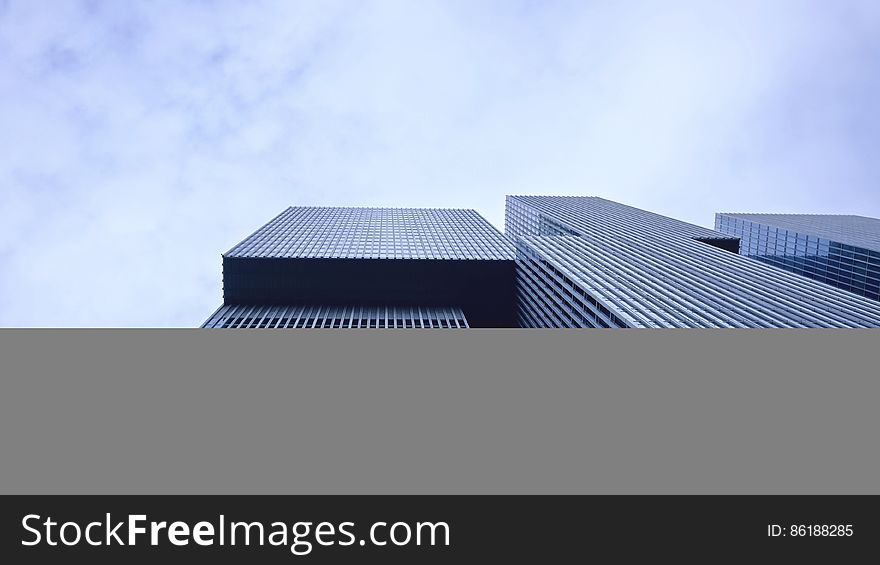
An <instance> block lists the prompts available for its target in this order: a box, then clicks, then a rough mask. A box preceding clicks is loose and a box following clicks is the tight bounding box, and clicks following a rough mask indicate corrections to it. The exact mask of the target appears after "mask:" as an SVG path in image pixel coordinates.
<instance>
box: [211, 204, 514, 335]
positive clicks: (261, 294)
mask: <svg viewBox="0 0 880 565" xmlns="http://www.w3.org/2000/svg"><path fill="white" fill-rule="evenodd" d="M513 271H514V260H513V245H512V243H511V242H510V241H509V240H508V239H506V238H505V237H504V236H503V235H502V234H501V233H500V232H499V231H498V230H497V229H495V228H494V227H493V226H492V225H491V224H489V222H487V221H486V220H485V219H483V217H482V216H480V215H479V214H477V213H476V212H474V211H473V210H457V209H443V210H441V209H390V208H327V207H291V208H288V209H287V210H285V211H284V212H282V213H281V214H279V215H278V216H277V217H276V218H274V219H273V220H271V221H270V222H269V223H267V224H266V225H265V226H263V227H262V228H260V229H259V230H257V231H256V232H254V233H253V234H252V235H251V236H250V237H248V238H246V239H245V240H244V241H242V242H241V243H239V244H238V245H236V246H235V247H233V248H232V249H230V250H229V251H228V252H226V253H225V254H223V297H224V303H223V305H222V306H221V307H220V308H219V309H218V310H217V311H216V312H215V313H214V314H213V315H212V316H211V317H210V318H209V319H208V320H207V321H206V322H205V324H204V326H203V327H210V328H221V327H222V328H338V327H342V328H354V327H357V328H362V327H370V328H461V327H511V326H513V325H514V324H515V322H516V317H515V310H514V304H515V297H514V288H513V280H514V275H513Z"/></svg>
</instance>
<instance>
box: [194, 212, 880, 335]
mask: <svg viewBox="0 0 880 565" xmlns="http://www.w3.org/2000/svg"><path fill="white" fill-rule="evenodd" d="M737 225H738V224H737ZM719 227H720V226H719ZM737 229H739V228H737ZM750 229H751V228H750ZM750 233H751V232H750ZM740 237H742V234H741V233H735V231H734V232H731V233H725V232H724V231H722V230H720V229H719V230H713V229H709V228H704V227H700V226H695V225H693V224H689V223H686V222H682V221H679V220H675V219H672V218H668V217H665V216H662V215H659V214H654V213H651V212H647V211H644V210H640V209H638V208H633V207H631V206H625V205H623V204H619V203H616V202H612V201H610V200H605V199H602V198H596V197H579V196H508V197H507V200H506V207H505V233H504V234H501V233H500V232H499V231H498V230H496V229H495V228H494V227H492V225H491V224H489V222H487V221H486V220H485V219H483V218H482V217H481V216H480V215H479V214H477V213H476V212H475V211H473V210H452V209H449V210H447V209H393V208H326V207H293V208H288V209H287V210H285V211H284V212H282V213H281V214H279V215H278V216H277V217H276V218H274V219H273V220H271V221H270V222H269V223H267V224H266V225H265V226H263V227H262V228H260V229H259V230H257V231H256V232H254V233H253V234H252V235H251V236H249V237H247V238H246V239H245V240H244V241H242V242H241V243H239V244H238V245H236V246H235V247H233V248H232V249H230V250H229V251H228V252H226V253H225V254H223V304H222V305H221V306H220V308H218V309H217V311H215V312H214V314H212V315H211V317H210V318H209V319H208V320H207V321H206V322H205V324H204V325H203V327H207V328H277V329H280V328H468V327H473V328H480V327H501V328H505V327H525V328H857V327H880V303H878V302H876V301H874V300H870V299H868V298H866V297H864V296H858V295H856V294H854V293H852V292H849V291H847V290H842V289H840V288H836V287H834V286H831V285H829V284H826V283H825V282H820V281H817V280H811V279H808V278H805V277H803V276H800V275H799V274H796V273H793V272H789V271H787V270H784V269H780V268H777V266H775V265H771V264H767V261H764V262H762V261H756V260H754V259H752V258H750V257H747V256H744V255H740V254H739V253H738V251H739V250H740V247H741V243H740ZM787 237H788V236H786V238H787ZM744 241H745V240H744ZM759 241H762V240H760V239H759ZM798 241H800V240H799V239H798V238H797V237H795V243H796V244H797V242H798ZM744 245H745V246H746V248H751V240H749V243H744ZM819 245H820V244H819V243H818V242H817V247H818V246H819ZM841 245H850V244H848V243H847V244H843V243H841ZM828 249H829V250H830V249H831V245H830V242H829V245H828ZM842 249H843V248H842ZM867 256H868V257H871V255H867ZM867 271H868V269H867V268H866V272H867Z"/></svg>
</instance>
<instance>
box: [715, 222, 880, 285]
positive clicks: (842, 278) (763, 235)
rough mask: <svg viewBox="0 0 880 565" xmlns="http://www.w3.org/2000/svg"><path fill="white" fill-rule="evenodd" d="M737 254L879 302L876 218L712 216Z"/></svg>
mask: <svg viewBox="0 0 880 565" xmlns="http://www.w3.org/2000/svg"><path fill="white" fill-rule="evenodd" d="M715 229H716V230H718V231H720V232H722V233H725V234H728V235H731V236H734V237H738V238H740V242H741V244H740V250H739V252H740V254H742V255H745V256H747V257H751V258H753V259H757V260H759V261H763V262H764V263H767V264H770V265H774V266H776V267H779V268H781V269H785V270H786V271H791V272H793V273H797V274H799V275H803V276H805V277H809V278H811V279H814V280H817V281H822V282H824V283H828V284H830V285H833V286H836V287H837V288H842V289H844V290H848V291H850V292H854V293H856V294H859V295H861V296H865V297H867V298H870V299H872V300H880V220H878V219H875V218H866V217H863V216H831V215H813V214H728V213H719V214H716V215H715Z"/></svg>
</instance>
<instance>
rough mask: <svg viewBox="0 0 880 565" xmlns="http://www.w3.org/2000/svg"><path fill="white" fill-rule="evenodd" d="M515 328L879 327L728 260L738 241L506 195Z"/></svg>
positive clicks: (651, 219)
mask: <svg viewBox="0 0 880 565" xmlns="http://www.w3.org/2000/svg"><path fill="white" fill-rule="evenodd" d="M505 233H506V235H507V236H508V237H510V238H511V239H513V240H514V241H515V244H516V290H517V314H518V317H519V323H520V325H521V326H523V327H557V328H565V327H621V328H723V327H730V328H762V327H768V328H769V327H782V328H799V327H841V328H843V327H880V305H878V304H877V303H875V302H872V301H870V300H867V299H865V298H862V297H859V296H855V295H853V294H851V293H849V292H843V291H841V290H839V289H836V288H833V287H831V286H829V285H826V284H823V283H819V282H816V281H812V280H808V279H805V278H803V277H799V276H797V275H794V274H792V273H788V272H785V271H782V270H779V269H776V268H774V267H770V266H768V265H765V264H762V263H760V262H756V261H752V260H751V259H748V258H746V257H743V256H741V255H738V254H736V253H735V252H732V251H735V250H736V249H737V248H738V245H737V243H738V238H736V237H735V236H730V235H727V234H724V233H720V232H719V231H716V230H711V229H708V228H703V227H700V226H695V225H692V224H688V223H685V222H681V221H678V220H674V219H672V218H667V217H664V216H661V215H659V214H654V213H651V212H646V211H644V210H640V209H638V208H633V207H630V206H625V205H623V204H618V203H616V202H612V201H609V200H604V199H602V198H595V197H573V196H508V197H507V202H506V210H505Z"/></svg>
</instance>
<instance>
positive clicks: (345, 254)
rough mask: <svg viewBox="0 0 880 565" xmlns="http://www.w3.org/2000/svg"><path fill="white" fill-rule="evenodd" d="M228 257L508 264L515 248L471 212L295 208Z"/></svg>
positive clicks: (271, 222) (419, 209) (251, 237)
mask: <svg viewBox="0 0 880 565" xmlns="http://www.w3.org/2000/svg"><path fill="white" fill-rule="evenodd" d="M226 256H227V257H279V258H280V257H287V258H300V259H312V258H314V259H437V260H505V259H506V260H509V259H511V258H512V257H513V249H512V247H511V245H510V242H509V241H507V240H506V239H505V238H504V236H503V235H502V234H501V233H500V232H499V231H498V230H497V229H495V228H494V227H493V226H492V224H490V223H489V222H487V221H486V220H485V219H484V218H483V217H482V216H480V215H479V214H477V213H476V212H475V211H473V210H461V209H427V208H327V207H292V208H288V209H287V210H285V211H284V212H282V213H281V214H279V215H278V216H277V217H276V218H275V219H273V220H272V221H270V222H269V223H268V224H266V225H265V226H263V227H262V228H260V229H259V230H257V231H256V232H255V233H254V234H253V235H251V236H250V237H248V238H247V239H245V240H244V241H242V242H241V243H239V244H238V245H236V246H235V247H233V248H232V249H230V250H229V252H227V253H226Z"/></svg>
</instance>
